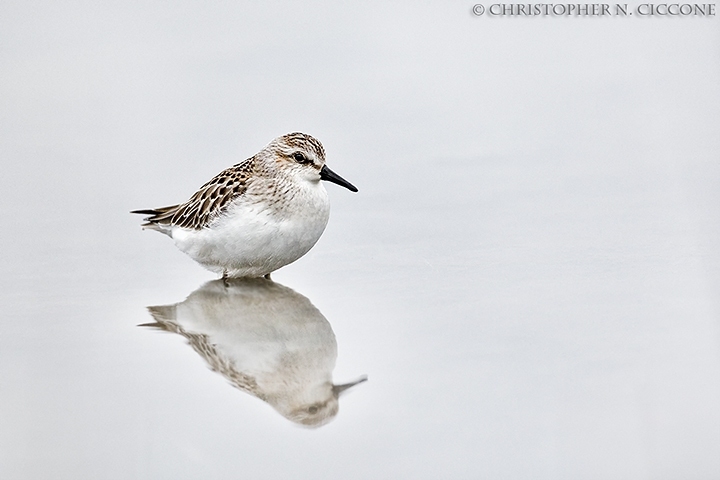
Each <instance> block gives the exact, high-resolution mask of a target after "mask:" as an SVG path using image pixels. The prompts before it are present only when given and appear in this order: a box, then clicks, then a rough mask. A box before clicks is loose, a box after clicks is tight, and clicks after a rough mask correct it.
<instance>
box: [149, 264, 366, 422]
mask: <svg viewBox="0 0 720 480" xmlns="http://www.w3.org/2000/svg"><path fill="white" fill-rule="evenodd" d="M148 310H150V313H151V314H152V316H153V318H154V319H155V322H153V323H146V324H143V325H141V326H143V327H153V328H157V329H160V330H164V331H168V332H174V333H177V334H179V335H182V336H183V337H185V338H186V339H187V341H188V343H189V344H190V346H191V347H192V348H193V350H195V351H196V352H197V353H198V354H199V355H200V356H201V357H202V358H203V359H205V361H206V362H207V364H208V366H209V367H210V368H211V369H212V370H213V371H215V372H217V373H219V374H220V375H222V376H223V377H225V378H226V379H227V380H228V381H229V382H230V384H231V385H233V386H234V387H236V388H239V389H240V390H242V391H244V392H246V393H249V394H250V395H252V396H254V397H257V398H259V399H261V400H262V401H264V402H266V403H268V404H269V405H271V406H272V407H273V408H274V409H275V410H276V411H277V412H279V413H280V414H281V415H282V416H284V417H285V418H287V419H288V420H290V421H292V422H294V423H297V424H299V425H304V426H308V427H319V426H321V425H324V424H326V423H328V422H330V421H331V420H332V419H333V418H335V416H336V415H337V413H338V409H339V407H340V403H339V400H340V397H341V395H343V393H344V392H345V391H347V390H348V389H349V388H350V387H352V386H354V385H357V384H358V383H361V382H364V381H365V380H367V376H362V377H360V378H359V379H357V380H355V381H352V382H349V383H343V384H335V383H334V382H333V379H332V376H333V370H334V368H335V360H336V358H337V342H336V340H335V333H334V332H333V330H332V327H331V326H330V323H329V322H328V321H327V319H326V318H325V317H324V316H323V314H322V313H320V311H319V310H318V309H317V308H316V307H315V306H314V305H313V304H312V303H311V302H310V300H309V299H307V298H306V297H304V296H303V295H300V294H299V293H297V292H295V291H293V290H291V289H290V288H288V287H285V286H283V285H280V284H278V283H275V282H273V281H272V280H267V279H264V278H232V279H227V280H225V281H222V280H213V281H211V282H208V283H206V284H204V285H202V286H201V287H200V288H198V289H197V290H195V291H194V292H193V293H191V294H190V295H189V296H188V297H187V299H185V301H183V302H180V303H177V304H174V305H163V306H155V307H148Z"/></svg>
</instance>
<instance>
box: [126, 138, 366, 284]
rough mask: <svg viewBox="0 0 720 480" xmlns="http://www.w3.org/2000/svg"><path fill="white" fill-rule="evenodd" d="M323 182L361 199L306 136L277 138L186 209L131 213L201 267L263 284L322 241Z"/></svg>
mask: <svg viewBox="0 0 720 480" xmlns="http://www.w3.org/2000/svg"><path fill="white" fill-rule="evenodd" d="M320 180H327V181H329V182H333V183H336V184H338V185H341V186H343V187H345V188H347V189H348V190H350V191H353V192H357V188H355V187H354V186H353V185H352V184H351V183H350V182H348V181H347V180H345V179H343V178H342V177H340V176H339V175H337V174H336V173H335V172H333V171H332V170H330V169H329V168H328V167H327V165H325V149H324V148H323V146H322V144H321V143H320V142H319V141H318V140H317V139H315V138H313V137H311V136H310V135H306V134H304V133H290V134H287V135H283V136H282V137H278V138H276V139H275V140H273V141H272V142H270V144H269V145H268V146H266V147H265V148H263V149H262V150H260V152H258V153H257V154H256V155H254V156H253V157H250V158H248V159H247V160H245V161H243V162H240V163H238V164H237V165H234V166H232V167H230V168H228V169H226V170H223V171H222V172H220V173H219V174H217V175H216V176H215V177H214V178H213V179H212V180H210V181H209V182H207V183H206V184H205V185H203V186H202V187H200V189H199V190H198V191H197V192H195V193H194V194H193V195H192V197H190V199H189V200H188V201H187V202H185V203H182V204H179V205H173V206H170V207H162V208H155V209H150V210H135V211H133V212H131V213H140V214H145V215H149V216H148V217H147V218H145V222H146V223H144V224H143V225H142V226H143V228H149V229H152V230H157V231H159V232H161V233H164V234H166V235H168V236H169V237H170V238H172V239H173V240H174V241H175V245H176V246H177V247H178V248H179V249H180V250H181V251H182V252H184V253H186V254H188V255H189V256H190V257H191V258H192V259H193V260H195V261H196V262H198V263H199V264H200V265H202V266H203V267H205V268H207V269H208V270H211V271H213V272H217V273H221V274H222V276H223V278H227V277H261V276H265V275H269V274H270V272H274V271H275V270H277V269H278V268H281V267H284V266H285V265H287V264H289V263H292V262H294V261H295V260H297V259H298V258H300V257H302V256H303V255H305V254H306V253H307V252H308V251H309V250H310V249H311V248H312V246H313V245H315V243H316V242H317V241H318V239H319V238H320V235H322V233H323V231H324V230H325V226H326V225H327V222H328V218H329V216H330V202H329V200H328V194H327V191H326V190H325V187H324V186H323V185H322V184H321V183H320Z"/></svg>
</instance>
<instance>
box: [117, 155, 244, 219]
mask: <svg viewBox="0 0 720 480" xmlns="http://www.w3.org/2000/svg"><path fill="white" fill-rule="evenodd" d="M253 160H254V158H249V159H247V160H246V161H244V162H242V163H239V164H237V165H234V166H232V167H230V168H228V169H226V170H223V171H222V172H220V173H218V174H217V175H216V176H215V177H213V178H212V179H211V180H210V181H209V182H207V183H206V184H205V185H203V186H202V187H200V189H199V190H198V191H197V192H195V193H194V194H193V196H192V197H190V199H189V200H188V201H187V202H185V203H181V204H179V205H172V206H169V207H161V208H154V209H148V210H134V211H132V212H131V213H140V214H144V215H149V217H147V218H145V221H146V222H148V223H146V224H144V226H149V225H157V226H163V227H183V228H189V229H193V230H200V229H202V228H205V227H206V226H207V225H208V224H209V223H210V222H212V221H213V220H214V219H215V218H216V217H217V216H218V215H221V214H222V213H223V212H224V211H225V210H226V209H227V208H228V206H230V203H231V202H232V201H233V200H234V199H235V198H237V197H239V196H240V195H243V194H244V193H245V191H246V190H247V180H248V178H249V177H250V175H251V174H252V171H253V167H254V162H253Z"/></svg>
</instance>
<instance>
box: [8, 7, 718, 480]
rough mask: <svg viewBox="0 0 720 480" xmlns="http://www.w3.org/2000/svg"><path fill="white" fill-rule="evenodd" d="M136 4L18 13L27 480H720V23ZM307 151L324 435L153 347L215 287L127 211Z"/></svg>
mask: <svg viewBox="0 0 720 480" xmlns="http://www.w3.org/2000/svg"><path fill="white" fill-rule="evenodd" d="M110 3H111V2H92V1H85V2H69V1H65V2H32V1H29V2H25V1H22V2H20V1H13V2H10V1H3V2H1V3H0V158H2V174H1V175H0V186H1V187H2V198H3V201H2V206H1V208H0V221H1V223H2V226H3V228H2V234H1V235H0V239H1V241H2V243H1V244H0V245H1V247H2V248H1V250H0V251H2V257H3V258H2V264H3V270H2V276H0V281H1V282H2V291H1V293H0V306H1V307H2V312H3V315H2V320H1V322H2V323H0V477H1V478H3V479H78V478H103V479H104V478H108V479H114V478H117V479H129V478H133V479H134V478H137V479H161V478H168V479H181V478H183V479H184V478H187V479H196V478H223V479H224V478H227V479H231V478H308V479H315V478H333V479H334V478H349V479H354V478H358V479H361V478H426V479H436V478H452V479H457V478H487V479H519V478H532V479H609V478H612V479H717V478H720V324H719V321H718V320H719V304H718V298H719V296H718V294H719V293H720V250H718V248H719V247H720V241H719V240H718V235H720V218H719V217H718V205H720V190H719V189H718V185H719V183H718V182H719V181H720V168H719V167H718V162H719V160H720V140H719V135H718V132H720V94H719V93H718V86H719V85H720V28H719V27H720V23H719V21H718V18H717V17H713V18H637V17H628V18H616V17H613V18H530V19H521V18H488V17H481V18H478V17H474V16H473V15H472V14H471V7H472V4H473V2H472V1H468V2H465V1H449V2H439V1H438V2H422V1H413V2H343V3H340V2H334V3H330V2H304V3H303V4H297V3H291V2H272V3H270V4H260V3H259V2H245V3H243V4H239V2H196V3H194V2H112V3H114V5H110ZM296 130H300V131H304V132H307V133H310V134H312V135H315V136H317V137H318V138H319V139H320V140H321V141H323V142H324V144H325V147H326V150H327V154H328V163H329V165H330V166H331V167H332V168H333V169H334V170H335V171H337V172H338V173H340V174H341V175H343V176H344V177H345V178H347V179H348V180H350V181H351V182H353V183H355V184H356V185H357V186H358V187H359V189H360V192H359V193H358V194H352V193H350V192H348V191H347V190H344V189H341V188H339V187H336V186H334V185H328V190H329V191H330V196H331V199H332V202H333V215H332V218H331V220H330V224H329V226H328V229H327V231H326V232H325V235H324V236H323V238H322V239H321V240H320V242H319V243H318V245H317V246H316V247H315V249H314V250H313V251H312V252H311V253H310V254H308V255H307V256H306V257H305V258H303V259H302V260H300V261H298V262H297V263H295V264H293V265H291V266H289V267H286V268H284V269H282V270H281V271H279V272H277V273H276V275H275V277H274V278H275V280H276V281H278V282H280V283H282V284H284V285H287V286H289V287H291V288H293V289H295V290H296V291H298V292H299V293H301V294H303V295H305V296H307V297H308V298H310V299H311V300H312V301H313V303H314V304H315V305H316V306H317V307H318V308H319V309H320V310H321V311H322V312H323V314H324V315H325V316H326V317H327V318H328V320H329V321H330V323H331V324H332V326H333V328H334V330H335V333H336V336H337V341H338V349H339V355H338V365H337V368H336V370H335V379H336V380H337V381H346V380H350V379H353V378H356V377H357V376H358V375H360V374H364V373H366V374H368V375H369V377H370V381H369V382H368V383H366V384H363V385H361V386H358V387H357V388H356V389H355V391H354V392H352V393H351V394H349V395H348V396H347V397H344V398H343V399H342V400H341V409H340V413H339V415H338V417H337V418H336V419H335V421H334V422H332V423H331V424H329V425H328V426H325V427H323V428H320V429H319V430H305V429H301V428H299V427H296V426H294V425H292V424H291V423H290V422H288V421H287V420H285V419H284V418H282V417H281V416H280V415H278V414H277V413H276V412H274V411H273V410H272V409H271V408H270V407H269V406H268V405H266V404H264V403H263V402H261V401H259V400H257V399H256V398H253V397H250V396H248V395H246V394H244V393H242V392H240V391H238V390H235V389H233V388H231V387H229V386H228V385H227V383H226V381H225V380H224V379H223V378H222V377H220V376H218V375H216V374H214V373H212V372H211V371H209V370H208V369H207V367H206V365H205V364H204V362H203V361H202V359H201V358H200V357H198V356H197V355H196V354H195V353H194V352H193V351H192V350H191V349H190V348H189V347H188V346H187V345H185V343H184V342H183V340H182V339H181V338H180V337H179V336H176V335H170V334H164V335H163V334H159V333H156V332H151V331H148V330H146V329H141V328H138V327H136V325H137V324H139V323H143V322H147V321H150V317H149V316H148V314H147V312H146V311H145V306H147V305H157V304H164V303H173V302H178V301H181V300H183V299H184V298H185V297H186V296H187V295H188V294H189V293H190V292H191V291H193V290H194V289H196V288H197V287H199V286H200V285H201V284H202V283H203V282H205V281H207V280H209V279H212V278H213V276H212V275H211V274H210V273H208V272H206V271H204V270H202V269H201V268H200V267H198V266H197V265H195V264H194V263H193V262H192V261H191V260H190V259H188V258H187V257H185V256H184V255H183V254H181V253H180V252H178V251H177V250H175V248H174V247H173V245H172V243H171V242H170V240H169V239H167V238H166V237H163V236H161V235H158V234H156V233H154V232H141V231H140V229H139V227H138V224H139V219H138V218H136V217H134V216H131V215H129V214H128V213H127V212H128V211H129V210H131V209H135V208H149V207H157V206H162V205H166V204H171V203H174V202H180V201H183V200H185V199H186V198H187V197H188V196H189V195H190V194H191V193H192V192H193V191H194V189H196V188H197V187H198V186H200V185H201V184H202V183H204V181H206V180H207V179H209V178H210V177H211V176H212V175H214V174H215V173H217V172H218V171H220V170H221V169H223V168H225V167H227V166H229V165H231V164H233V163H235V162H237V161H239V160H241V159H243V158H246V157H248V156H250V155H252V154H253V153H255V152H256V151H257V150H258V149H260V148H261V147H262V146H264V145H265V144H266V143H267V142H269V141H270V140H271V139H272V138H274V137H276V136H278V135H281V134H284V133H287V132H290V131H296Z"/></svg>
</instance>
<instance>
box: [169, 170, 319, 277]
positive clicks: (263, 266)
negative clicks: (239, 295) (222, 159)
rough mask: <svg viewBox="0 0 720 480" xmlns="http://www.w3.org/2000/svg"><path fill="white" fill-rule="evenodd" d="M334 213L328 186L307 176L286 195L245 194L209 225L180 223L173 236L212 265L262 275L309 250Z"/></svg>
mask: <svg viewBox="0 0 720 480" xmlns="http://www.w3.org/2000/svg"><path fill="white" fill-rule="evenodd" d="M282 200H285V201H282ZM329 216H330V202H329V200H328V195H327V191H326V190H325V187H324V186H323V185H322V184H321V183H320V182H319V181H318V182H301V183H300V184H299V185H298V184H296V185H295V186H294V188H293V191H292V196H291V197H290V198H286V199H278V198H276V197H261V196H258V195H256V196H250V195H248V196H241V197H239V198H238V200H236V201H235V202H234V203H233V204H232V205H231V206H230V207H229V208H228V209H227V210H226V212H224V213H223V214H222V215H221V216H219V217H218V218H217V219H216V220H214V221H213V222H212V223H211V224H210V225H209V226H208V227H206V228H203V229H201V230H189V229H185V228H177V227H176V228H174V229H173V231H172V237H173V240H175V244H176V245H177V247H178V248H179V249H180V250H181V251H183V252H185V253H186V254H188V255H189V256H190V257H191V258H193V259H194V260H195V261H197V262H198V263H200V264H201V265H203V266H204V267H205V268H207V269H209V270H212V271H214V272H218V273H223V272H225V273H227V274H228V275H229V276H232V277H259V276H262V275H265V274H268V273H270V272H273V271H275V270H277V269H278V268H281V267H284V266H285V265H287V264H289V263H292V262H294V261H295V260H297V259H298V258H300V257H302V256H303V255H305V254H306V253H307V252H308V251H309V250H310V249H311V248H312V247H313V245H315V243H316V242H317V241H318V239H319V238H320V236H321V235H322V233H323V231H324V230H325V226H326V225H327V222H328V218H329Z"/></svg>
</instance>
